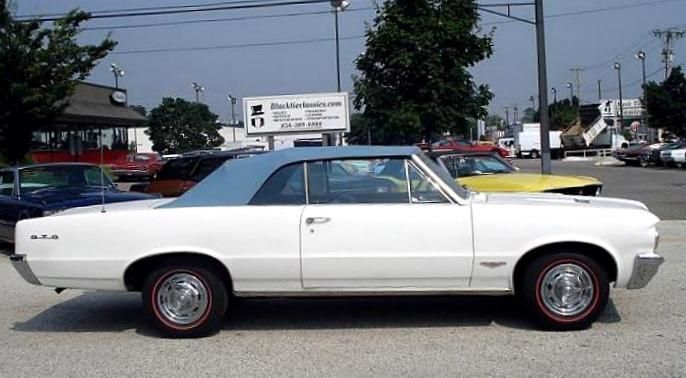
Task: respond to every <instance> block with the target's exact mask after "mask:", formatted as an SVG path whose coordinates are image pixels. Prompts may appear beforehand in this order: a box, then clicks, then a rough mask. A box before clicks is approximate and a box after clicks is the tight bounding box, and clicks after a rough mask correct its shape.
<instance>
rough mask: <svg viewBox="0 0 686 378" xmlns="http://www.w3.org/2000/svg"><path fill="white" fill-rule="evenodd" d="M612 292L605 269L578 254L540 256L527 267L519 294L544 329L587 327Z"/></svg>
mask: <svg viewBox="0 0 686 378" xmlns="http://www.w3.org/2000/svg"><path fill="white" fill-rule="evenodd" d="M609 293H610V288H609V282H608V278H607V273H606V272H605V270H604V269H603V268H602V267H601V266H600V265H599V264H598V263H597V262H596V261H594V260H592V259H590V258H588V257H586V256H584V255H581V254H577V253H568V252H564V253H558V254H554V255H546V256H541V257H539V258H537V259H535V260H533V261H532V262H531V263H530V264H529V266H528V267H527V268H526V271H525V274H524V279H523V282H522V285H521V291H520V293H519V295H520V298H521V299H522V301H523V304H524V306H525V308H526V310H527V311H528V312H529V314H530V315H531V317H532V318H533V320H534V321H536V322H537V323H538V324H539V325H540V326H542V327H543V328H545V329H550V330H558V331H566V330H577V329H585V328H588V327H589V326H590V325H591V324H592V323H593V322H594V321H595V320H596V319H597V318H598V316H600V314H601V313H602V312H603V310H604V309H605V306H606V305H607V301H608V297H609Z"/></svg>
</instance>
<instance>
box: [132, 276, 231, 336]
mask: <svg viewBox="0 0 686 378" xmlns="http://www.w3.org/2000/svg"><path fill="white" fill-rule="evenodd" d="M179 291H184V292H183V293H181V294H179V293H178V292H179ZM189 292H191V293H194V294H195V295H193V294H188V293H189ZM187 294H188V295H187ZM169 297H172V298H171V299H170V298H169ZM142 298H143V307H144V309H145V313H146V315H147V316H148V318H149V319H150V321H151V322H152V323H153V325H154V326H155V327H156V328H157V329H158V330H159V331H160V333H161V334H162V335H163V336H165V337H174V338H192V337H204V336H209V335H211V334H214V333H216V332H218V331H219V330H220V328H221V325H222V321H223V319H224V315H225V314H226V309H227V305H228V293H227V289H226V287H225V285H224V284H223V283H222V281H221V279H220V278H219V276H218V275H217V274H216V273H215V272H213V271H212V270H211V269H208V268H205V267H198V266H194V265H190V264H167V265H164V266H161V267H160V268H158V269H156V270H155V271H154V272H152V273H151V274H150V275H149V276H148V278H147V279H146V281H145V285H144V287H143V293H142ZM172 302H173V303H175V304H176V305H177V306H176V307H175V306H174V305H173V304H171V303H172ZM180 302H183V304H181V305H179V303H180ZM175 309H176V310H179V311H180V310H184V311H185V312H190V313H189V314H186V315H187V316H185V318H187V319H185V318H184V316H181V315H183V314H181V315H179V314H175ZM189 309H190V310H189ZM194 309H197V310H198V311H197V313H193V310H194ZM174 315H179V316H178V317H176V318H175V316H174Z"/></svg>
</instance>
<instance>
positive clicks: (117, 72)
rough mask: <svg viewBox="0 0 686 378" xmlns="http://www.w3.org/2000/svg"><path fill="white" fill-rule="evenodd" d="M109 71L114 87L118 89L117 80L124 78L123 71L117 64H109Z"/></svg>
mask: <svg viewBox="0 0 686 378" xmlns="http://www.w3.org/2000/svg"><path fill="white" fill-rule="evenodd" d="M110 71H112V74H114V87H115V88H117V89H119V78H120V77H122V76H124V70H122V69H121V67H119V65H118V64H117V63H112V64H110Z"/></svg>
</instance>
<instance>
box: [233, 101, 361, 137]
mask: <svg viewBox="0 0 686 378" xmlns="http://www.w3.org/2000/svg"><path fill="white" fill-rule="evenodd" d="M349 111H350V109H349V102H348V94H347V93H313V94H301V95H288V96H268V97H249V98H244V99H243V115H244V118H245V134H246V135H248V136H267V137H268V141H269V142H270V143H269V144H270V149H272V148H273V140H274V136H276V135H288V134H290V135H292V134H312V133H320V134H322V138H324V137H325V134H326V133H333V132H339V133H340V132H347V131H350V113H349Z"/></svg>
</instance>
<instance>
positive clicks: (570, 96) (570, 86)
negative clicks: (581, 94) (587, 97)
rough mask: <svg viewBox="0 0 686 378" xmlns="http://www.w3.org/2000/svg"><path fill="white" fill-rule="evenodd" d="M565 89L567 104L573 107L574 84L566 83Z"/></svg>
mask: <svg viewBox="0 0 686 378" xmlns="http://www.w3.org/2000/svg"><path fill="white" fill-rule="evenodd" d="M565 87H567V88H569V103H570V104H571V105H572V106H574V84H572V83H567V84H565Z"/></svg>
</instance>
